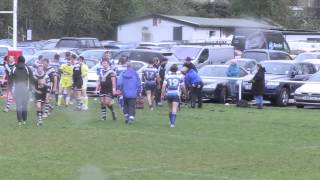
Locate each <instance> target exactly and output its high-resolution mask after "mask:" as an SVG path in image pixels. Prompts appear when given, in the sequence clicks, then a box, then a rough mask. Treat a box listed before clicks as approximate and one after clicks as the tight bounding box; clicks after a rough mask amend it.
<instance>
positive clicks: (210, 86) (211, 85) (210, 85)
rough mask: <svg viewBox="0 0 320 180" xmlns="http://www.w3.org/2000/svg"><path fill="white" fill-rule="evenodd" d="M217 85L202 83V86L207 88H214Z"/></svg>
mask: <svg viewBox="0 0 320 180" xmlns="http://www.w3.org/2000/svg"><path fill="white" fill-rule="evenodd" d="M216 87H217V84H207V85H204V87H203V88H207V89H215V88H216Z"/></svg>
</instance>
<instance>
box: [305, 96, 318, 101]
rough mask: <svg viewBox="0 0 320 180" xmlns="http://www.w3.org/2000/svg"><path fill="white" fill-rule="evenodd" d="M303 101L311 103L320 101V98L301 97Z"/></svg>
mask: <svg viewBox="0 0 320 180" xmlns="http://www.w3.org/2000/svg"><path fill="white" fill-rule="evenodd" d="M302 99H303V100H307V101H308V100H311V101H320V98H318V97H312V96H303V97H302Z"/></svg>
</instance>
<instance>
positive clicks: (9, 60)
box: [2, 56, 16, 112]
mask: <svg viewBox="0 0 320 180" xmlns="http://www.w3.org/2000/svg"><path fill="white" fill-rule="evenodd" d="M15 65H16V63H15V61H14V57H13V56H5V57H4V69H5V74H4V77H3V80H2V85H4V83H5V81H7V88H6V96H5V97H6V106H5V108H4V109H3V112H9V111H10V108H11V104H12V102H13V94H12V84H11V82H10V81H9V80H10V78H11V75H12V69H13V68H14V67H15Z"/></svg>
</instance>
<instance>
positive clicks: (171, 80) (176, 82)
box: [161, 64, 186, 128]
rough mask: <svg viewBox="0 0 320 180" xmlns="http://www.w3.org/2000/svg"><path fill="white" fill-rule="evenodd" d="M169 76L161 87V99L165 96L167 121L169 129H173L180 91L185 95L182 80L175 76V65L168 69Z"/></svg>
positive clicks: (176, 67)
mask: <svg viewBox="0 0 320 180" xmlns="http://www.w3.org/2000/svg"><path fill="white" fill-rule="evenodd" d="M170 71H171V74H168V75H167V76H166V78H165V80H164V82H163V85H162V93H161V99H164V96H165V95H166V97H167V100H168V106H169V120H170V127H171V128H174V127H175V125H176V117H177V115H176V114H177V110H178V105H179V103H180V94H181V90H182V91H183V92H184V93H185V91H186V90H185V87H184V85H183V79H182V77H181V76H180V75H178V74H177V71H178V66H177V65H176V64H174V65H172V66H171V67H170Z"/></svg>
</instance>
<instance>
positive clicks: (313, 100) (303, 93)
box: [294, 72, 320, 108]
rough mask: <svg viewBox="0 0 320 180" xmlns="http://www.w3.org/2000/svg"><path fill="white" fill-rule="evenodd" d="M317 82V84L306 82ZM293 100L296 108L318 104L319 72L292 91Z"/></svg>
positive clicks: (319, 93) (319, 96) (319, 90)
mask: <svg viewBox="0 0 320 180" xmlns="http://www.w3.org/2000/svg"><path fill="white" fill-rule="evenodd" d="M308 82H319V84H308ZM294 100H295V103H296V106H297V108H303V107H304V106H308V105H309V106H320V73H319V72H318V73H316V74H314V75H313V76H311V77H310V78H309V80H308V81H306V83H305V84H304V85H302V86H300V87H299V88H298V89H296V91H295V92H294Z"/></svg>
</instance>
